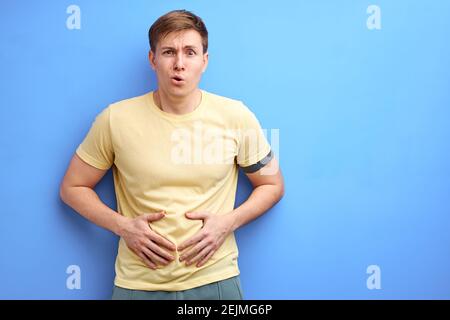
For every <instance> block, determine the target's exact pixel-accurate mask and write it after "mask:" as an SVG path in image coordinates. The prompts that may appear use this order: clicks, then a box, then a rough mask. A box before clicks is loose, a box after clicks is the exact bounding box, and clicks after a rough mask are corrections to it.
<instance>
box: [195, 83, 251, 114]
mask: <svg viewBox="0 0 450 320" xmlns="http://www.w3.org/2000/svg"><path fill="white" fill-rule="evenodd" d="M203 92H204V93H205V94H206V98H207V101H208V103H207V104H208V108H209V109H210V111H212V112H216V113H217V114H219V115H221V116H223V117H227V118H228V117H231V118H232V119H235V120H236V119H238V118H240V117H247V116H249V115H250V114H252V111H251V110H250V109H249V108H248V107H247V106H246V105H245V103H244V102H243V101H241V100H237V99H233V98H230V97H225V96H221V95H218V94H215V93H211V92H207V91H204V90H203Z"/></svg>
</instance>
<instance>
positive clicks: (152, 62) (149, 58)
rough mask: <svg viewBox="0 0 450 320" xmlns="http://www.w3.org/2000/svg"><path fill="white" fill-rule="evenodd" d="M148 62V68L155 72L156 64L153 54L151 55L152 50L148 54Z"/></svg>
mask: <svg viewBox="0 0 450 320" xmlns="http://www.w3.org/2000/svg"><path fill="white" fill-rule="evenodd" d="M148 61H150V66H151V67H152V69H153V70H155V68H156V64H155V54H154V53H153V51H152V50H150V51H149V52H148Z"/></svg>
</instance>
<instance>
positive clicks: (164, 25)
mask: <svg viewBox="0 0 450 320" xmlns="http://www.w3.org/2000/svg"><path fill="white" fill-rule="evenodd" d="M191 29H192V30H195V31H197V32H198V33H200V36H201V37H202V45H203V53H206V52H207V51H208V30H206V26H205V24H204V23H203V20H202V19H201V18H200V17H199V16H196V15H195V14H193V13H192V12H190V11H187V10H173V11H170V12H168V13H166V14H165V15H163V16H161V17H159V18H158V20H156V21H155V22H154V23H153V24H152V26H151V27H150V29H149V30H148V41H149V44H150V49H151V50H152V51H153V53H155V52H156V47H157V45H158V41H159V40H161V39H163V38H164V37H165V36H167V35H168V34H169V33H171V32H177V31H182V30H191Z"/></svg>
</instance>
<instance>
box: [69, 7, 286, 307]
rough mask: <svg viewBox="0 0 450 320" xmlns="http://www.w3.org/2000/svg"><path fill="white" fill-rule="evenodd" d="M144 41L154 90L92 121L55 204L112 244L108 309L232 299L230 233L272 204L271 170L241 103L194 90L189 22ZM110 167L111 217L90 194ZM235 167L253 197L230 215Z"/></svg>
mask: <svg viewBox="0 0 450 320" xmlns="http://www.w3.org/2000/svg"><path fill="white" fill-rule="evenodd" d="M149 41H150V48H151V49H150V52H149V60H150V64H151V67H152V69H153V70H155V72H156V75H157V79H158V86H157V90H155V91H154V92H149V93H147V94H144V95H142V96H138V97H134V98H131V99H127V100H123V101H120V102H117V103H114V104H111V105H110V106H108V107H107V108H105V109H104V110H103V111H102V112H101V113H99V115H98V116H97V117H96V119H95V121H94V123H93V124H92V127H91V129H90V131H89V133H88V135H87V136H86V137H85V139H84V141H83V142H82V143H81V144H80V145H79V147H78V148H77V150H76V153H75V155H74V157H73V158H72V160H71V162H70V165H69V168H68V170H67V172H66V174H65V176H64V179H63V181H62V183H61V188H60V195H61V198H62V200H63V201H64V202H65V203H67V204H68V205H69V206H71V207H72V208H73V209H74V210H76V211H77V212H79V213H80V214H81V215H83V216H84V217H86V218H87V219H89V220H90V221H92V222H94V223H96V224H97V225H99V226H101V227H104V228H106V229H108V230H111V231H112V232H114V233H115V234H117V235H118V236H120V242H119V249H118V255H117V259H116V264H115V271H116V278H115V281H114V284H115V286H114V292H113V299H243V296H242V290H241V286H240V281H239V273H240V272H239V268H238V262H237V258H238V248H237V246H236V241H235V238H234V233H233V232H234V231H235V230H236V229H237V228H239V227H240V226H242V225H244V224H246V223H247V222H249V221H251V220H253V219H255V218H257V217H258V216H260V215H262V214H263V213H264V212H265V211H267V210H268V209H270V208H271V207H272V206H273V205H274V204H275V203H277V202H278V201H279V200H280V199H281V197H282V196H283V194H284V184H283V178H282V175H281V171H280V170H279V168H278V163H277V160H276V159H275V157H273V153H272V152H271V149H270V146H269V144H268V142H267V140H266V139H265V137H264V135H263V133H262V129H261V127H260V124H259V122H258V120H257V119H256V117H255V116H254V114H253V113H252V112H251V111H250V110H249V109H248V108H247V107H246V106H245V105H244V104H243V103H241V102H240V101H236V100H232V99H228V98H225V97H221V96H218V95H214V94H212V93H209V92H206V91H204V90H201V89H199V88H198V84H199V82H200V78H201V75H202V73H203V72H204V71H205V70H206V67H207V65H208V32H207V30H206V27H205V25H204V23H203V21H202V20H201V19H200V18H199V17H198V16H196V15H194V14H193V13H191V12H189V11H185V10H176V11H172V12H169V13H167V14H165V15H164V16H162V17H160V18H159V19H158V20H157V21H156V22H155V23H154V24H153V25H152V26H151V28H150V30H149ZM110 167H112V169H113V175H114V186H115V192H116V197H117V212H116V211H114V210H112V209H110V208H109V207H107V206H106V205H105V204H104V203H103V202H102V201H101V200H100V199H99V198H98V196H97V194H96V193H95V191H94V187H95V185H96V184H97V183H98V182H99V180H100V179H101V178H102V177H103V176H104V174H105V173H106V171H107V170H108V169H109V168H110ZM239 167H241V168H242V169H243V171H244V172H245V173H246V175H247V177H248V178H249V179H250V181H251V183H252V185H253V187H254V189H253V192H252V193H251V195H250V197H249V198H248V199H247V201H245V202H244V203H243V204H242V205H241V206H239V207H238V208H235V209H234V201H235V195H236V187H237V180H238V168H239Z"/></svg>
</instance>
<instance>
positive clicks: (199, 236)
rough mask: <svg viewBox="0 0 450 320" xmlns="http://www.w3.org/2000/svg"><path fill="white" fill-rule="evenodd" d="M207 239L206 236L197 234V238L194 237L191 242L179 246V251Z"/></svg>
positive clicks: (200, 233)
mask: <svg viewBox="0 0 450 320" xmlns="http://www.w3.org/2000/svg"><path fill="white" fill-rule="evenodd" d="M204 237H205V235H204V234H203V233H202V232H199V233H197V234H196V235H195V236H193V237H192V238H190V239H189V240H187V241H185V242H183V243H182V244H181V245H179V246H178V251H182V250H184V249H185V248H187V247H189V246H191V245H193V244H194V243H197V242H199V241H200V240H202V239H203V238H204Z"/></svg>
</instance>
